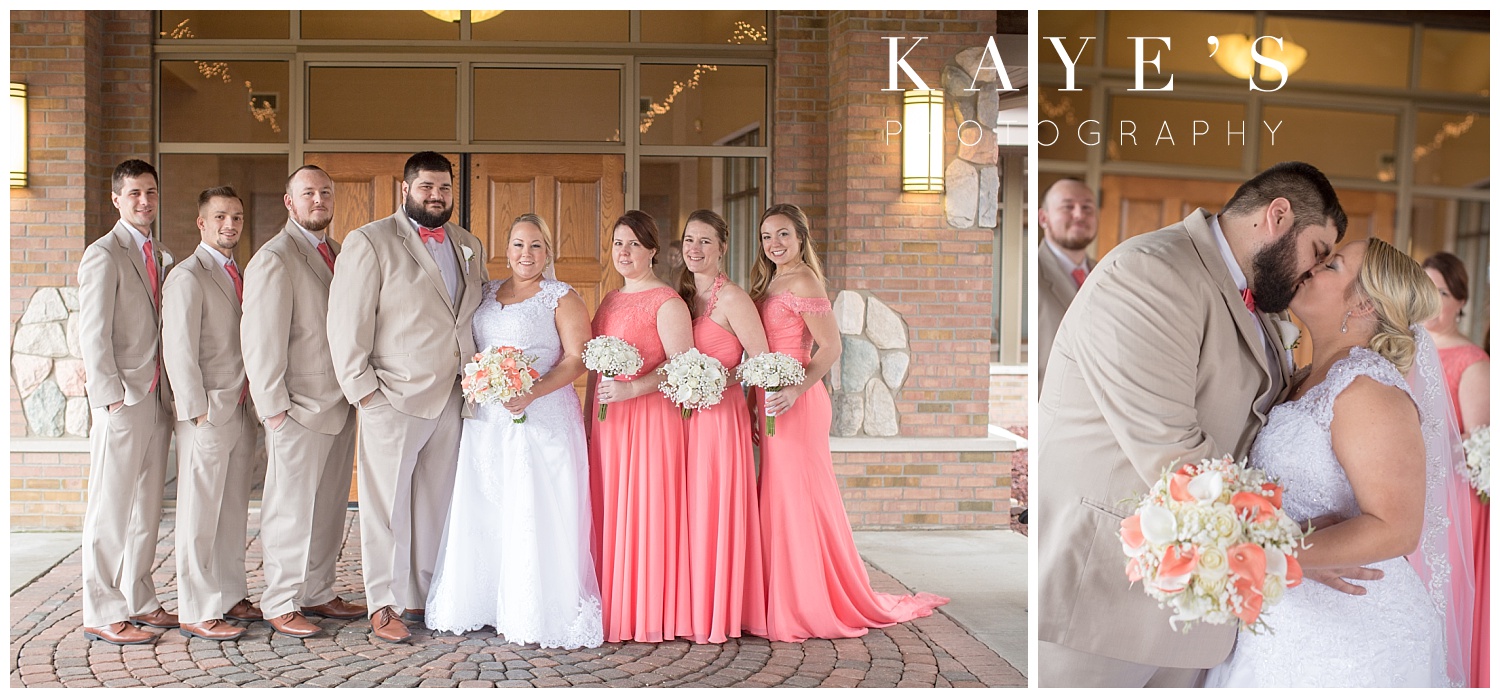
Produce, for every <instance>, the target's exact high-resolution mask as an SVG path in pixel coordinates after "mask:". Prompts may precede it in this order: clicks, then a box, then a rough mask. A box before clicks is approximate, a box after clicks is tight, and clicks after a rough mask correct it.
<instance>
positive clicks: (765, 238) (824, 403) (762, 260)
mask: <svg viewBox="0 0 1500 698" xmlns="http://www.w3.org/2000/svg"><path fill="white" fill-rule="evenodd" d="M824 283H825V280H824V277H823V268H822V265H821V264H820V263H819V262H818V255H817V252H816V251H814V250H813V246H812V239H811V238H810V237H809V235H808V224H807V216H806V215H804V214H803V213H802V209H799V208H797V207H796V206H793V205H791V204H777V205H775V206H772V207H770V208H768V209H766V212H765V213H764V214H761V217H760V254H758V255H756V258H755V265H754V267H753V268H752V269H751V270H750V297H751V298H754V299H755V302H756V304H757V305H759V307H760V319H761V322H763V323H764V325H765V328H766V339H767V341H768V343H769V345H770V349H771V351H776V352H781V353H784V354H790V355H791V356H793V357H795V358H797V359H798V360H799V361H801V362H803V364H804V365H805V366H806V369H807V379H806V380H805V381H803V382H802V384H800V385H795V386H790V387H787V388H783V389H781V390H779V391H776V392H772V393H770V394H769V396H768V395H766V394H765V392H764V391H757V392H759V393H760V399H761V404H763V405H764V406H765V413H766V414H768V415H775V416H776V435H775V436H765V435H762V436H761V437H760V454H761V455H760V458H761V466H760V518H761V525H762V536H761V540H762V543H763V545H764V547H765V550H766V552H765V561H766V602H767V610H766V630H767V633H766V637H768V638H770V639H771V640H779V641H783V642H801V641H802V640H806V639H808V638H811V637H820V638H841V637H859V636H861V635H864V634H865V633H866V632H868V629H869V628H881V627H885V626H888V625H894V624H896V623H902V622H905V621H908V620H912V619H913V618H920V617H922V616H927V615H931V614H932V609H933V608H936V607H937V606H941V605H943V604H945V603H947V602H948V599H945V598H943V597H941V596H937V595H934V594H927V593H921V594H917V595H915V596H895V595H892V594H882V593H880V592H877V591H874V590H872V589H871V588H870V579H869V576H868V574H866V572H865V564H864V562H863V561H862V560H860V558H859V552H858V551H857V550H855V549H854V534H853V533H852V532H851V531H850V529H849V518H848V516H847V515H846V514H845V513H844V502H843V499H842V497H840V495H839V486H838V482H837V481H836V480H835V479H834V476H833V457H832V455H830V453H829V450H828V429H829V426H830V425H831V422H832V420H833V411H832V406H831V404H830V402H829V399H828V391H827V390H825V389H824V388H823V382H822V381H823V376H824V375H826V374H827V373H828V370H829V368H830V367H831V366H832V365H833V363H834V362H835V361H837V360H838V357H839V353H840V349H841V347H840V343H839V331H838V326H837V324H836V323H835V322H834V319H833V316H832V310H833V308H832V306H831V305H830V304H829V302H828V296H827V293H826V292H825V291H824ZM814 343H816V344H817V350H816V351H813V350H812V349H813V344H814ZM756 422H757V426H759V424H760V423H761V422H762V420H759V419H757V420H756Z"/></svg>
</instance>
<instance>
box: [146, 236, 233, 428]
mask: <svg viewBox="0 0 1500 698" xmlns="http://www.w3.org/2000/svg"><path fill="white" fill-rule="evenodd" d="M161 306H162V318H163V320H162V339H163V340H164V342H165V344H166V350H165V352H164V353H163V358H164V359H165V363H166V368H167V374H168V375H170V376H171V377H172V383H173V384H174V385H176V386H177V391H176V397H177V419H178V420H179V421H190V420H193V419H196V418H197V417H200V416H203V415H204V414H207V415H208V422H209V423H210V424H213V425H214V426H220V425H223V424H225V423H226V422H227V421H228V420H229V419H230V418H231V417H232V416H234V413H235V408H236V407H238V406H239V404H240V395H241V394H242V392H243V391H244V389H245V362H244V360H243V359H242V358H241V356H240V301H239V297H238V296H237V295H236V294H235V291H234V282H232V281H230V280H229V275H228V274H226V273H224V268H223V267H222V266H220V265H219V262H218V260H216V259H214V257H213V255H211V254H209V253H208V250H206V249H204V248H203V247H202V246H201V245H200V246H199V247H197V248H196V250H195V251H194V252H193V256H191V257H189V258H187V259H185V260H183V261H182V263H180V264H178V265H177V268H175V269H173V270H172V273H170V274H168V275H167V282H166V283H165V284H163V285H162V303H161Z"/></svg>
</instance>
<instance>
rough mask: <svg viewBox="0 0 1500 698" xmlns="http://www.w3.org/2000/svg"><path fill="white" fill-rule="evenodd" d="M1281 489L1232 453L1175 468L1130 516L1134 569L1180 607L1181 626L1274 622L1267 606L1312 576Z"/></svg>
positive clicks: (1148, 586)
mask: <svg viewBox="0 0 1500 698" xmlns="http://www.w3.org/2000/svg"><path fill="white" fill-rule="evenodd" d="M1174 465H1175V463H1174ZM1281 494H1282V488H1281V486H1280V485H1277V484H1276V483H1274V482H1271V481H1270V480H1269V479H1267V477H1266V475H1265V473H1264V472H1262V471H1260V470H1257V469H1255V468H1250V467H1247V466H1245V465H1244V464H1243V463H1237V462H1235V460H1234V458H1232V457H1230V456H1224V457H1223V458H1216V459H1215V458H1209V459H1204V460H1203V461H1202V462H1200V463H1193V464H1189V465H1184V466H1181V467H1178V468H1176V469H1172V468H1170V467H1169V468H1168V469H1167V470H1166V471H1165V472H1164V473H1163V474H1162V477H1161V479H1160V480H1158V481H1157V483H1156V484H1155V485H1154V486H1153V487H1152V488H1151V492H1150V493H1149V494H1147V495H1145V496H1144V497H1142V498H1141V499H1140V500H1139V501H1138V502H1137V508H1136V513H1135V515H1133V516H1131V517H1129V518H1127V519H1125V520H1124V521H1122V522H1120V542H1121V545H1122V547H1123V548H1124V550H1125V556H1126V557H1127V558H1129V559H1128V561H1127V562H1126V564H1125V574H1126V576H1127V577H1129V578H1130V581H1132V582H1136V581H1143V582H1145V590H1146V594H1147V595H1149V596H1150V597H1151V598H1153V599H1156V600H1157V601H1159V602H1161V607H1162V608H1168V607H1170V608H1171V610H1172V611H1173V615H1172V618H1171V620H1170V621H1169V622H1170V623H1171V625H1172V628H1173V629H1179V628H1178V623H1179V622H1180V623H1182V627H1181V628H1180V630H1182V631H1183V632H1187V629H1188V628H1189V627H1191V626H1192V624H1193V623H1194V622H1196V621H1202V622H1205V623H1210V624H1213V625H1224V624H1227V623H1231V622H1234V621H1235V619H1238V620H1239V623H1240V625H1241V627H1244V628H1246V629H1248V630H1250V631H1251V632H1260V631H1263V630H1267V629H1269V626H1268V625H1267V624H1266V622H1265V619H1263V618H1262V617H1261V610H1262V608H1263V607H1264V606H1265V605H1268V604H1270V605H1274V604H1276V603H1279V602H1280V601H1281V599H1282V595H1283V594H1284V593H1285V592H1286V590H1287V589H1289V588H1291V587H1295V586H1297V585H1298V584H1299V583H1301V581H1302V567H1301V565H1299V564H1298V563H1297V550H1298V549H1299V548H1301V547H1302V540H1303V538H1304V537H1305V534H1304V533H1303V532H1302V530H1301V528H1300V527H1299V526H1298V525H1297V523H1296V522H1295V521H1292V519H1291V518H1290V517H1288V516H1287V515H1286V513H1285V512H1284V511H1282V509H1281Z"/></svg>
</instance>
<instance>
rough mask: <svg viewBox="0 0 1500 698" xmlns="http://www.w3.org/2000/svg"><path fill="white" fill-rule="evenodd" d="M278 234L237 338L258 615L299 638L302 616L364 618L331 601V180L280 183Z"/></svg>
mask: <svg viewBox="0 0 1500 698" xmlns="http://www.w3.org/2000/svg"><path fill="white" fill-rule="evenodd" d="M284 202H285V204H286V210H287V216H288V219H287V222H286V225H285V226H284V227H283V228H282V229H281V232H280V233H278V234H277V235H276V237H273V238H271V240H270V241H268V242H267V243H266V244H265V245H263V246H261V248H260V251H259V252H256V253H255V258H254V259H252V260H250V264H249V265H248V266H246V267H245V316H244V317H243V318H242V319H241V320H240V336H241V337H242V339H243V349H244V352H245V373H246V374H248V375H249V377H250V397H251V398H252V399H253V400H254V402H255V411H256V413H257V414H261V415H266V416H265V417H264V423H265V426H266V453H267V454H268V456H269V459H270V462H269V463H267V465H266V486H265V492H264V493H263V494H262V496H261V507H260V519H261V524H260V541H261V546H262V547H263V548H264V549H265V553H264V555H265V570H266V591H265V593H264V594H261V597H260V605H261V608H262V609H263V610H264V611H265V615H266V617H267V618H268V619H269V620H270V623H271V627H273V628H275V629H276V631H277V632H279V633H282V634H284V635H291V636H293V637H307V636H309V635H315V634H317V632H318V626H317V625H315V624H313V623H312V622H311V621H309V620H308V619H307V618H306V616H310V615H311V616H322V617H325V618H360V617H363V616H364V615H365V610H366V609H365V607H364V606H361V605H358V604H352V603H349V602H347V601H345V600H343V599H342V598H339V597H338V596H337V595H336V594H334V592H333V585H334V580H335V577H336V576H337V569H336V566H337V563H338V559H339V550H340V548H341V547H342V545H343V541H344V515H345V509H346V508H347V507H346V505H347V503H348V500H349V478H350V474H351V473H352V472H353V468H354V432H355V419H354V415H353V413H354V407H353V406H352V405H350V404H349V402H348V401H347V400H345V399H344V394H343V392H342V391H340V390H339V383H338V379H337V378H335V377H334V372H333V356H332V354H330V353H329V350H328V286H329V284H331V283H332V282H333V260H334V257H336V256H338V254H339V244H338V243H337V242H334V241H333V240H330V239H328V236H327V234H328V226H329V224H330V223H332V222H333V205H334V203H333V180H332V179H329V177H328V174H327V173H326V172H324V171H323V170H322V169H321V168H319V167H318V166H317V165H305V166H303V167H301V168H299V169H298V170H297V171H296V172H293V173H292V176H291V177H290V178H288V179H287V184H286V196H285V197H284Z"/></svg>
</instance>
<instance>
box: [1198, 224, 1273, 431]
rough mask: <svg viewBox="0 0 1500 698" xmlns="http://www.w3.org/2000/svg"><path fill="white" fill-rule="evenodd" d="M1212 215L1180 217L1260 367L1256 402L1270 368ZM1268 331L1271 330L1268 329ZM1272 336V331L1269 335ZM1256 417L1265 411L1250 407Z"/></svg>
mask: <svg viewBox="0 0 1500 698" xmlns="http://www.w3.org/2000/svg"><path fill="white" fill-rule="evenodd" d="M1210 215H1213V214H1211V213H1209V212H1208V211H1205V210H1203V209H1201V208H1200V209H1198V210H1197V212H1195V213H1194V214H1193V215H1191V216H1188V217H1187V219H1186V220H1184V221H1183V223H1185V224H1186V225H1187V229H1188V237H1189V238H1190V239H1191V240H1192V241H1193V247H1194V248H1195V249H1196V250H1197V252H1198V256H1199V257H1200V258H1201V259H1202V260H1203V266H1204V267H1205V268H1207V269H1208V273H1209V276H1210V277H1212V278H1213V281H1214V285H1215V286H1217V287H1218V288H1219V293H1220V294H1222V295H1223V297H1224V303H1225V305H1228V306H1229V310H1230V313H1229V314H1230V316H1231V317H1233V318H1234V326H1235V329H1238V330H1239V331H1240V341H1243V342H1244V343H1245V345H1246V346H1248V347H1249V348H1250V353H1251V354H1252V355H1254V356H1255V364H1256V366H1259V367H1260V372H1261V377H1262V378H1263V379H1264V381H1265V383H1264V385H1263V387H1262V388H1261V390H1260V393H1259V394H1258V395H1257V396H1256V400H1255V401H1256V403H1259V402H1260V400H1261V399H1262V398H1264V397H1265V396H1266V394H1267V393H1268V392H1270V390H1271V386H1272V385H1273V381H1272V380H1271V369H1270V367H1269V366H1268V365H1267V364H1266V360H1267V358H1268V357H1267V356H1266V350H1265V345H1264V343H1263V342H1262V341H1261V338H1260V332H1258V331H1257V330H1256V329H1255V317H1254V316H1253V315H1251V314H1250V313H1248V312H1242V309H1243V308H1244V307H1245V299H1244V298H1243V297H1242V296H1241V295H1240V291H1239V289H1238V288H1235V285H1234V277H1233V276H1230V274H1229V267H1228V266H1225V263H1224V255H1222V254H1220V253H1219V243H1218V242H1217V241H1215V240H1214V231H1213V228H1211V227H1209V224H1208V218H1207V216H1210ZM1267 331H1268V332H1269V331H1270V330H1269V329H1267ZM1272 338H1273V340H1274V338H1275V335H1272ZM1252 411H1253V412H1255V415H1256V417H1257V418H1259V419H1260V421H1261V423H1262V424H1264V423H1265V421H1266V415H1264V414H1261V413H1260V411H1259V410H1254V409H1252Z"/></svg>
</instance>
